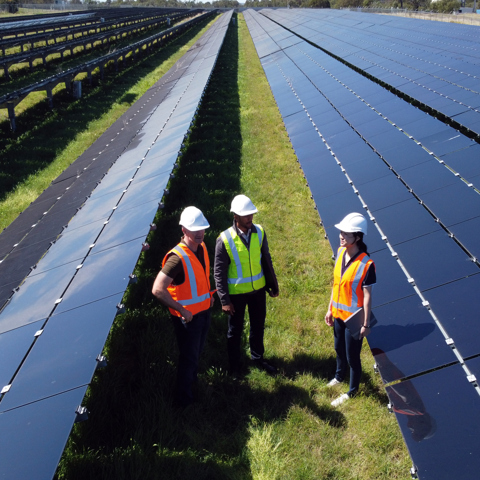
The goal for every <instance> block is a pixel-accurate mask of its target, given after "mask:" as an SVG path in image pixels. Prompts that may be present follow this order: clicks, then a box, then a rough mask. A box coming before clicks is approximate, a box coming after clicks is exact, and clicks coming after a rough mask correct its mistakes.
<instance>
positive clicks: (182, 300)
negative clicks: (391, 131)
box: [163, 242, 211, 317]
mask: <svg viewBox="0 0 480 480" xmlns="http://www.w3.org/2000/svg"><path fill="white" fill-rule="evenodd" d="M201 247H202V248H203V258H204V261H205V269H204V268H203V265H202V264H201V263H200V261H199V260H198V258H197V257H196V255H195V254H194V253H193V252H192V251H190V249H189V248H188V247H187V246H186V245H183V244H178V245H177V246H176V247H174V248H172V249H171V250H170V251H169V252H168V253H167V255H165V258H164V259H163V265H165V262H166V260H167V258H168V256H169V255H170V254H171V253H173V254H175V255H177V256H178V257H180V259H181V260H182V265H183V273H184V275H185V281H184V282H183V283H182V284H181V285H169V287H168V291H169V292H170V295H171V296H172V298H173V299H174V300H175V301H176V302H178V303H179V304H180V305H182V306H183V307H188V308H187V310H189V311H190V312H191V313H192V314H193V315H196V314H197V313H200V312H203V311H204V310H208V309H209V308H210V298H211V294H210V279H209V272H210V261H209V258H208V253H207V248H206V246H205V244H204V243H203V242H202V244H201ZM192 261H193V262H195V263H196V266H194V265H193V264H192ZM169 310H170V313H172V315H175V316H177V317H180V316H181V315H180V312H178V311H177V310H174V309H173V308H169Z"/></svg>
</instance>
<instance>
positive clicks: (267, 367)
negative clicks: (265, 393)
mask: <svg viewBox="0 0 480 480" xmlns="http://www.w3.org/2000/svg"><path fill="white" fill-rule="evenodd" d="M253 364H254V365H255V366H256V367H258V368H260V369H262V370H265V371H266V372H267V373H268V374H269V375H276V374H277V373H278V370H277V368H276V367H274V366H273V365H270V364H269V363H267V362H266V361H265V360H263V359H261V360H254V361H253Z"/></svg>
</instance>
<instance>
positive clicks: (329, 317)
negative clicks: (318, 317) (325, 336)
mask: <svg viewBox="0 0 480 480" xmlns="http://www.w3.org/2000/svg"><path fill="white" fill-rule="evenodd" d="M332 298H333V290H332V294H331V295H330V302H329V303H328V310H327V313H326V314H325V323H326V324H327V325H328V326H329V327H331V326H332V325H333V323H334V321H333V315H332Z"/></svg>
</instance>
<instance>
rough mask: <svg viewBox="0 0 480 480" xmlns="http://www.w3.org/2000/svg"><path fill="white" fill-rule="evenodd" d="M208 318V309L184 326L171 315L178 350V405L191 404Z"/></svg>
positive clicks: (209, 311)
mask: <svg viewBox="0 0 480 480" xmlns="http://www.w3.org/2000/svg"><path fill="white" fill-rule="evenodd" d="M210 318H211V310H210V309H208V310H205V311H204V312H200V313H197V314H196V315H194V316H193V319H192V321H191V322H188V323H185V324H184V323H182V321H181V319H180V318H179V317H175V316H173V315H172V322H173V327H174V330H175V335H176V337H177V343H178V350H179V356H178V366H177V386H176V392H175V400H176V402H177V404H179V405H183V406H186V405H189V404H190V403H192V402H193V393H192V386H193V384H194V382H195V381H196V380H197V371H198V360H199V357H200V354H201V353H202V351H203V347H204V345H205V339H206V338H207V333H208V329H209V327H210Z"/></svg>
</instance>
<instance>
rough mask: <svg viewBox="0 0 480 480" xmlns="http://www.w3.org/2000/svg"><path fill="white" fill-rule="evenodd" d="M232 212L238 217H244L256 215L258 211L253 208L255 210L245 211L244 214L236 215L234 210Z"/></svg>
mask: <svg viewBox="0 0 480 480" xmlns="http://www.w3.org/2000/svg"><path fill="white" fill-rule="evenodd" d="M230 211H231V212H233V213H234V214H235V215H239V216H240V217H246V216H247V215H253V214H254V213H258V210H257V209H256V208H255V210H247V211H246V212H242V213H237V212H236V211H235V210H230Z"/></svg>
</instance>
